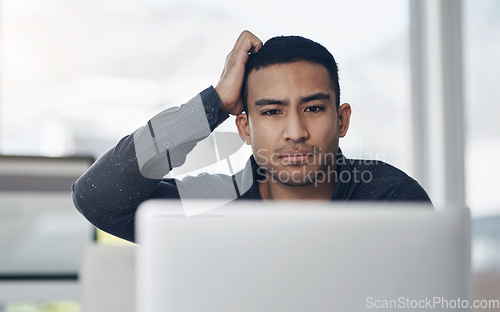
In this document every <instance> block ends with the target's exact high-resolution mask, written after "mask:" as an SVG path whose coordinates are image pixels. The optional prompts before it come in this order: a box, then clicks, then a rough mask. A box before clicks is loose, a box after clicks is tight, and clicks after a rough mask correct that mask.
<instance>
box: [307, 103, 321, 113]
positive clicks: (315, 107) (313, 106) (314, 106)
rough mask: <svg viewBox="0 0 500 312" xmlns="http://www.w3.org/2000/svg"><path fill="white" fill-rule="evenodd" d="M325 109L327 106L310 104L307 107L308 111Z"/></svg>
mask: <svg viewBox="0 0 500 312" xmlns="http://www.w3.org/2000/svg"><path fill="white" fill-rule="evenodd" d="M324 110H325V108H324V107H323V106H317V105H312V106H308V107H306V109H305V111H306V112H311V113H319V112H321V111H324Z"/></svg>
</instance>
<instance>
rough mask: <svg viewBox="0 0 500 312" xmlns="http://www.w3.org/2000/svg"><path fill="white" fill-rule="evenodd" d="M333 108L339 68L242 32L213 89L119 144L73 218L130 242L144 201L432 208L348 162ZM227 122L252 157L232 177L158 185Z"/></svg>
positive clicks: (339, 115)
mask: <svg viewBox="0 0 500 312" xmlns="http://www.w3.org/2000/svg"><path fill="white" fill-rule="evenodd" d="M339 104H340V87H339V79H338V73H337V64H336V62H335V60H334V58H333V56H332V55H331V54H330V53H329V52H328V50H326V49H325V48H324V47H323V46H321V45H320V44H318V43H315V42H313V41H311V40H309V39H305V38H302V37H296V36H290V37H275V38H272V39H270V40H269V41H267V42H266V44H265V45H263V44H262V42H261V41H260V40H259V39H258V38H257V37H256V36H254V35H253V34H252V33H250V32H248V31H244V32H243V33H242V34H241V35H240V36H239V38H238V40H237V41H236V44H235V46H234V48H233V50H232V51H231V52H230V53H229V55H228V57H227V59H226V64H225V67H224V71H223V73H222V76H221V78H220V81H219V83H218V84H217V86H216V87H215V89H214V88H212V87H210V88H207V89H206V90H204V91H203V92H201V93H200V94H199V95H198V96H196V97H195V98H193V99H192V100H191V101H189V102H188V103H186V104H184V105H182V106H181V107H179V108H171V109H167V110H165V111H163V112H161V113H159V114H158V115H156V116H154V117H153V118H152V119H151V120H150V121H149V122H148V124H147V125H146V126H144V127H142V128H139V129H138V130H136V131H135V132H134V133H133V134H132V135H129V136H127V137H125V138H123V139H122V140H121V141H120V142H119V143H118V144H117V145H116V146H115V147H114V148H113V149H111V150H110V151H108V152H107V153H106V154H104V155H103V156H102V157H101V158H99V159H98V160H97V161H96V163H95V164H94V165H93V166H92V167H91V168H90V169H89V170H88V171H87V172H86V173H85V174H84V175H83V176H82V177H81V178H80V179H79V180H78V181H77V182H75V184H74V185H73V200H74V202H75V205H76V207H77V209H78V210H79V211H80V212H81V213H82V214H83V215H84V216H85V217H86V218H87V219H88V220H89V221H91V222H92V223H93V224H94V225H95V226H97V227H98V228H101V229H103V230H104V231H106V232H109V233H111V234H114V235H116V236H119V237H122V238H124V239H127V240H131V241H133V240H134V218H135V211H136V209H137V207H138V205H139V204H140V203H142V202H143V201H145V200H147V199H150V198H183V199H184V198H219V199H220V198H223V199H227V200H233V199H264V200H268V199H288V200H294V199H310V200H312V199H320V200H321V199H322V200H336V201H345V200H376V201H387V202H390V201H421V202H427V203H430V199H429V197H428V196H427V194H426V193H425V191H424V190H423V189H422V187H420V185H418V183H417V182H416V181H415V180H413V179H411V178H410V177H408V176H407V175H406V174H405V173H403V172H402V171H400V170H398V169H396V168H394V167H392V166H390V165H388V164H385V163H383V162H379V161H376V162H374V161H362V160H348V159H346V158H345V157H344V156H343V154H342V152H341V151H340V149H339V148H338V142H339V138H340V137H344V136H345V135H346V133H347V130H348V128H349V120H350V116H351V107H350V105H349V104H347V103H344V104H342V105H339ZM229 114H232V115H236V116H237V117H236V126H237V128H238V132H239V134H240V137H241V138H242V139H243V140H244V142H245V143H246V144H249V145H251V146H252V151H253V156H252V157H251V158H250V160H249V161H248V163H247V166H246V167H245V169H244V170H242V171H241V172H238V173H236V174H235V175H233V176H226V175H222V174H219V175H208V174H202V175H199V176H196V177H186V178H184V179H183V180H182V181H179V180H174V179H162V178H163V177H164V176H165V175H166V174H167V173H168V172H169V171H170V170H171V169H172V168H174V167H178V166H180V165H182V164H183V163H184V162H185V159H186V155H187V154H188V153H189V152H190V151H191V150H192V148H193V147H194V146H195V145H196V143H197V142H199V141H200V140H202V139H203V138H205V137H207V136H208V135H209V134H210V133H211V132H212V131H213V130H214V129H215V128H216V127H217V126H218V125H219V124H220V123H222V122H223V121H224V120H225V119H226V118H227V117H228V116H229Z"/></svg>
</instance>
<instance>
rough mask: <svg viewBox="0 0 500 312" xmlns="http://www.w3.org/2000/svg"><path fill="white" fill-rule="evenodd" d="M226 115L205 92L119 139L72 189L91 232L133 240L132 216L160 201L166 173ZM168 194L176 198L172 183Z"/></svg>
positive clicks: (209, 92)
mask: <svg viewBox="0 0 500 312" xmlns="http://www.w3.org/2000/svg"><path fill="white" fill-rule="evenodd" d="M227 117H228V115H227V114H226V113H225V112H224V111H222V110H221V109H220V100H219V97H218V95H217V93H216V92H215V90H214V88H212V87H209V88H207V89H205V90H204V91H202V92H201V93H200V94H199V95H197V96H196V97H194V98H193V99H192V100H190V101H189V102H187V103H186V104H184V105H182V106H181V107H178V108H170V109H167V110H165V111H163V112H161V113H159V114H158V115H156V116H154V117H153V118H152V119H151V120H150V121H149V122H148V124H147V125H145V126H143V127H141V128H139V129H137V130H136V131H134V133H133V134H131V135H128V136H126V137H124V138H123V139H121V140H120V141H119V142H118V144H117V145H116V146H114V147H113V148H111V149H110V150H109V151H108V152H106V153H105V154H104V155H102V156H101V157H100V158H99V159H98V160H97V161H96V162H95V163H94V164H93V165H92V166H91V167H90V168H89V169H88V170H87V172H85V173H84V174H83V175H82V176H81V177H80V178H79V179H78V180H77V181H76V182H75V183H74V184H73V188H72V190H73V194H72V195H73V202H74V204H75V206H76V208H77V209H78V211H80V212H81V213H82V214H83V215H84V216H85V217H86V218H87V219H88V220H89V221H90V222H91V223H92V224H94V225H95V226H96V227H98V228H100V229H102V230H104V231H106V232H108V233H111V234H114V235H117V236H119V237H122V238H125V239H128V240H133V233H134V231H133V229H134V219H135V211H136V209H137V207H138V206H139V205H140V204H141V203H142V202H143V201H145V200H147V199H150V198H155V197H160V196H161V195H160V194H158V191H157V187H158V185H159V184H160V182H161V179H162V178H163V176H165V175H166V174H167V173H168V172H169V171H170V169H171V168H172V167H176V166H178V165H180V164H182V163H183V162H184V160H185V157H186V155H187V153H189V151H191V149H192V148H193V147H194V146H195V145H196V142H197V141H199V140H201V139H203V138H205V137H206V136H208V135H209V134H210V133H211V131H213V130H214V129H215V128H216V127H217V126H218V125H219V124H220V123H222V122H223V121H224V120H225V119H226V118H227ZM170 187H171V188H172V192H170V193H171V194H176V193H177V189H176V185H175V183H172V184H171V186H170Z"/></svg>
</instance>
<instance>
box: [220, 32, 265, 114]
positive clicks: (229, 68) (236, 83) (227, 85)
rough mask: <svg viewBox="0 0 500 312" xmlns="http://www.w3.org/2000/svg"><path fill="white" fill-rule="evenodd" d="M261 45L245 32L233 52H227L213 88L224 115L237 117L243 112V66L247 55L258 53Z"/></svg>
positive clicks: (256, 39)
mask: <svg viewBox="0 0 500 312" xmlns="http://www.w3.org/2000/svg"><path fill="white" fill-rule="evenodd" d="M262 45H263V43H262V41H261V40H260V39H259V38H257V37H256V36H255V35H254V34H252V33H251V32H249V31H248V30H245V31H243V32H242V33H241V34H240V36H239V37H238V39H237V40H236V43H235V44H234V47H233V50H231V52H229V54H228V56H227V58H226V64H225V65H224V70H223V71H222V75H221V77H220V80H219V83H218V84H217V86H216V87H215V91H217V94H218V95H219V98H220V100H221V108H222V110H224V111H225V112H226V113H228V114H231V115H238V114H240V113H241V112H242V111H243V102H242V101H241V87H242V85H243V77H244V75H245V64H246V62H247V60H248V55H249V53H255V52H258V51H259V49H260V48H262Z"/></svg>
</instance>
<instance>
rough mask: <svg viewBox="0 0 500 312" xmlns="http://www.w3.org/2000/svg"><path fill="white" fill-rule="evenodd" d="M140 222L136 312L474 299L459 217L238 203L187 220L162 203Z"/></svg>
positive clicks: (361, 306) (173, 205) (339, 307)
mask: <svg viewBox="0 0 500 312" xmlns="http://www.w3.org/2000/svg"><path fill="white" fill-rule="evenodd" d="M183 204H184V205H185V206H186V205H195V206H203V205H204V202H201V201H200V202H186V201H183ZM188 210H189V209H188ZM136 224H137V238H138V242H139V243H140V244H141V246H140V248H139V250H138V251H139V252H138V259H137V260H138V271H137V273H138V275H137V282H138V285H137V286H138V287H137V294H138V298H137V311H138V312H152V311H176V312H179V311H183V312H184V311H186V312H187V311H193V312H194V311H196V312H198V311H219V312H220V311H274V312H276V311H369V310H373V309H374V308H382V307H384V305H385V306H387V305H390V307H392V309H396V310H401V309H404V308H415V305H419V306H420V307H423V309H422V310H423V311H425V310H431V309H430V308H429V300H432V304H433V305H432V310H439V311H452V310H456V306H455V309H454V308H453V304H456V302H457V300H464V299H466V298H469V295H470V293H469V291H470V281H469V279H470V276H469V275H470V237H469V235H470V234H469V232H470V231H469V214H468V211H467V210H466V209H448V210H443V211H438V212H435V211H434V210H431V209H429V208H428V207H427V208H425V207H413V206H411V207H408V206H401V205H399V206H394V207H390V208H387V207H386V208H382V207H377V206H374V205H373V204H372V205H359V204H356V205H347V204H342V205H340V204H338V203H331V202H262V201H244V202H243V201H239V202H234V203H232V204H230V205H226V206H224V207H223V208H217V209H215V210H211V211H209V212H205V213H203V214H199V215H194V216H191V217H186V216H185V214H184V209H183V208H182V206H181V202H179V201H168V200H162V201H149V202H146V203H144V204H143V205H142V206H141V207H140V210H139V213H138V219H137V221H136ZM444 300H448V303H447V304H448V305H445V304H446V302H445V301H444ZM438 301H441V303H439V302H438ZM450 301H451V305H450ZM424 304H425V306H424ZM447 307H448V309H447Z"/></svg>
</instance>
